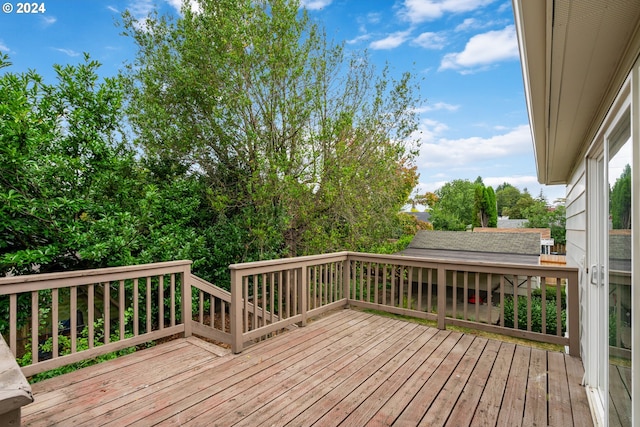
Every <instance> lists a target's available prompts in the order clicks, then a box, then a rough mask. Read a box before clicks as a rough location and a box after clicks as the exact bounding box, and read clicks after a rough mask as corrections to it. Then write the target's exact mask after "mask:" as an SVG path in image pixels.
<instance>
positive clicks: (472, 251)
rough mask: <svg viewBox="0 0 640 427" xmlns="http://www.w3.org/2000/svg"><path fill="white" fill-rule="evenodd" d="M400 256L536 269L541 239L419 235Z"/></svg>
mask: <svg viewBox="0 0 640 427" xmlns="http://www.w3.org/2000/svg"><path fill="white" fill-rule="evenodd" d="M400 255H405V256H417V257H423V258H437V259H451V260H468V261H487V262H503V263H504V262H513V263H520V264H534V265H537V264H538V263H539V259H540V236H539V235H536V234H531V233H521V234H512V233H469V232H466V231H428V230H425V231H418V232H417V233H416V235H415V236H414V238H413V240H412V241H411V243H410V244H409V246H408V247H407V249H405V250H404V251H402V252H400Z"/></svg>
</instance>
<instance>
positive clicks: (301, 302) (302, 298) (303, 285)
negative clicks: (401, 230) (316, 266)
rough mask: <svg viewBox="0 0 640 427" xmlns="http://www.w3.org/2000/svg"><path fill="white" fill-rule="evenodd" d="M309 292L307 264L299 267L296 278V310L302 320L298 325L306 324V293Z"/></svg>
mask: <svg viewBox="0 0 640 427" xmlns="http://www.w3.org/2000/svg"><path fill="white" fill-rule="evenodd" d="M308 293H309V284H308V283H307V266H306V265H305V266H302V267H300V277H299V278H298V310H299V311H300V314H301V315H302V320H301V321H300V323H298V326H307V308H308V303H307V294H308Z"/></svg>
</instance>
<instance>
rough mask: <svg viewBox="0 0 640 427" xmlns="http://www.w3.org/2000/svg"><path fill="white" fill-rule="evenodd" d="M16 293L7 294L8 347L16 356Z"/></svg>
mask: <svg viewBox="0 0 640 427" xmlns="http://www.w3.org/2000/svg"><path fill="white" fill-rule="evenodd" d="M17 335H18V295H17V294H11V295H9V348H10V349H11V353H13V357H16V355H17V354H18V353H17V349H18V340H17Z"/></svg>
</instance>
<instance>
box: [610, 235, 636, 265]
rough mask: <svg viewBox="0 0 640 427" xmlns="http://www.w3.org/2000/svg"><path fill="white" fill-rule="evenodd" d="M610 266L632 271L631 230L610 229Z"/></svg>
mask: <svg viewBox="0 0 640 427" xmlns="http://www.w3.org/2000/svg"><path fill="white" fill-rule="evenodd" d="M609 268H610V269H611V270H618V271H631V230H609Z"/></svg>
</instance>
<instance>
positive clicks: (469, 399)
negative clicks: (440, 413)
mask: <svg viewBox="0 0 640 427" xmlns="http://www.w3.org/2000/svg"><path fill="white" fill-rule="evenodd" d="M499 350H500V342H499V341H493V340H490V341H488V342H487V345H486V347H485V348H484V351H483V352H482V354H481V355H480V357H479V360H478V363H477V364H476V366H475V368H474V369H473V372H472V374H471V376H470V377H469V381H467V384H466V385H465V386H464V389H463V390H462V394H461V395H460V398H459V399H458V401H457V402H456V404H455V406H454V407H453V410H452V411H451V414H450V415H449V418H448V419H447V422H446V424H445V425H447V426H452V427H455V426H468V425H470V424H471V420H472V419H473V416H474V414H475V412H476V408H477V407H478V403H479V402H480V398H481V397H482V392H483V391H484V389H485V388H486V387H487V381H488V380H489V374H490V373H491V369H492V368H493V365H494V363H495V361H496V358H497V357H498V351H499ZM427 415H428V414H427Z"/></svg>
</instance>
